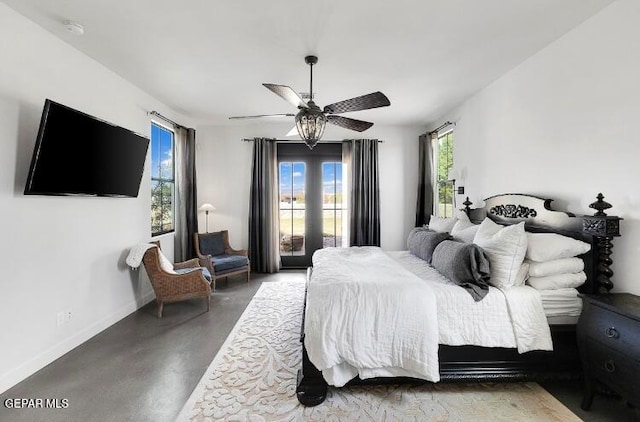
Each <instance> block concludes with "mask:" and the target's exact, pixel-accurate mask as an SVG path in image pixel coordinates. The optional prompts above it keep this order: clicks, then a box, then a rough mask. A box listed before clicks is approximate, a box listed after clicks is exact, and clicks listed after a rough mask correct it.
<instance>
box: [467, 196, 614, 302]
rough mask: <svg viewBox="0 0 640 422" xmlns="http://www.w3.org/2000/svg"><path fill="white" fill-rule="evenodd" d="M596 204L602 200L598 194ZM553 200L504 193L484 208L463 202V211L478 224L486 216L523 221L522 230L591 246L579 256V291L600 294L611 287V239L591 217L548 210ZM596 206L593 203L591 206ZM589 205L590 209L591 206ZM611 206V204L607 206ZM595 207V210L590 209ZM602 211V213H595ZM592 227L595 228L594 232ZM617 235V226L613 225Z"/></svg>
mask: <svg viewBox="0 0 640 422" xmlns="http://www.w3.org/2000/svg"><path fill="white" fill-rule="evenodd" d="M598 200H599V201H602V197H601V195H599V199H598ZM551 202H553V199H548V198H541V197H538V196H533V195H526V194H519V193H507V194H501V195H495V196H491V197H489V198H486V199H485V200H484V203H485V205H484V207H482V208H470V205H471V202H469V200H468V198H467V201H465V206H466V208H465V211H466V212H467V214H469V218H470V219H471V221H473V222H474V223H480V222H481V221H482V220H483V219H484V218H485V217H488V218H490V219H491V220H493V221H495V222H496V223H498V224H503V225H511V224H518V223H520V222H522V221H524V224H525V229H526V230H527V231H530V232H537V233H558V234H561V235H564V236H568V237H572V238H574V239H578V240H582V241H584V242H587V243H589V244H590V245H591V251H590V252H588V253H586V254H585V255H583V256H582V259H583V260H584V263H585V273H586V274H587V281H586V283H585V284H584V285H583V286H582V287H581V288H580V289H579V290H580V291H581V292H583V293H600V292H602V291H608V290H610V289H611V288H612V287H613V283H612V282H611V280H610V278H611V275H613V271H611V269H610V268H609V266H610V265H611V259H610V258H609V255H610V254H611V247H612V246H611V243H610V240H611V236H608V235H606V236H605V235H603V233H600V232H598V231H597V229H598V227H600V226H598V225H597V224H595V225H594V221H593V220H594V217H591V216H576V215H574V214H572V213H569V212H563V211H555V210H552V209H551ZM594 204H595V203H594ZM590 206H592V207H593V204H591V205H590ZM609 206H610V205H609ZM593 208H596V209H597V207H593ZM598 212H601V210H598ZM599 218H601V219H605V218H606V219H607V221H606V224H607V225H610V224H611V222H612V221H613V222H616V223H617V222H618V221H619V220H620V219H619V218H618V217H611V216H606V217H599ZM594 227H595V229H594ZM616 229H617V234H613V235H612V236H619V226H617V225H616Z"/></svg>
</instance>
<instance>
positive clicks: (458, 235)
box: [451, 220, 480, 243]
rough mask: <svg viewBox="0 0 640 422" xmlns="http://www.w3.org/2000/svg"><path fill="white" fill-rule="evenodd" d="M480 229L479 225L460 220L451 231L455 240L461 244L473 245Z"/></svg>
mask: <svg viewBox="0 0 640 422" xmlns="http://www.w3.org/2000/svg"><path fill="white" fill-rule="evenodd" d="M479 227H480V225H479V224H473V223H472V222H471V221H469V222H465V221H463V220H458V221H456V224H454V225H453V228H452V229H451V236H453V238H454V240H457V241H460V242H464V243H473V239H474V237H476V233H477V232H478V228H479Z"/></svg>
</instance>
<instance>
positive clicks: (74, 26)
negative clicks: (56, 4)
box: [62, 20, 84, 35]
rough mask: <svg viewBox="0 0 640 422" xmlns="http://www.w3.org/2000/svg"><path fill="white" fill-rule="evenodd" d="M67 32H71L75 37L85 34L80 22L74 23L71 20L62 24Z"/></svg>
mask: <svg viewBox="0 0 640 422" xmlns="http://www.w3.org/2000/svg"><path fill="white" fill-rule="evenodd" d="M62 24H63V25H64V27H65V28H67V31H69V32H71V33H72V34H74V35H82V34H84V26H82V25H80V24H79V23H78V22H74V21H71V20H66V21H64V22H62Z"/></svg>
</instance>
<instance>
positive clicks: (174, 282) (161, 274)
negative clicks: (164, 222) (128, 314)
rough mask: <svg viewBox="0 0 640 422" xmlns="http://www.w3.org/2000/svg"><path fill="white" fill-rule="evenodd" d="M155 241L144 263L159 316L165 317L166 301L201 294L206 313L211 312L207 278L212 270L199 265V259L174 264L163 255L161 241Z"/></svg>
mask: <svg viewBox="0 0 640 422" xmlns="http://www.w3.org/2000/svg"><path fill="white" fill-rule="evenodd" d="M153 243H155V244H156V245H157V246H158V247H157V248H150V249H148V250H147V251H146V252H145V254H144V256H143V258H142V262H143V263H144V268H145V270H146V271H147V275H148V276H149V280H150V281H151V286H152V287H153V291H154V292H155V294H156V302H157V303H158V318H162V310H163V308H164V304H165V303H170V302H180V301H183V300H189V299H194V298H198V297H202V298H204V299H205V302H206V304H207V312H209V307H210V303H209V297H210V295H211V286H210V284H209V280H207V278H206V277H207V276H209V277H210V275H209V274H208V272H209V271H208V270H207V269H206V268H203V267H201V266H200V261H199V260H198V259H197V258H193V259H190V260H188V261H184V262H176V263H175V264H172V263H171V262H170V261H169V260H168V259H167V258H166V257H165V256H164V255H163V254H162V251H161V250H160V244H159V243H158V242H153Z"/></svg>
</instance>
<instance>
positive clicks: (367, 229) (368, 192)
mask: <svg viewBox="0 0 640 422" xmlns="http://www.w3.org/2000/svg"><path fill="white" fill-rule="evenodd" d="M343 148H347V149H350V154H349V155H350V158H351V160H350V161H351V180H350V185H351V189H350V194H351V197H350V201H349V211H350V219H349V220H350V221H349V226H350V227H349V239H350V243H351V246H380V188H379V176H378V140H377V139H353V140H348V141H345V142H344V144H343Z"/></svg>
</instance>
